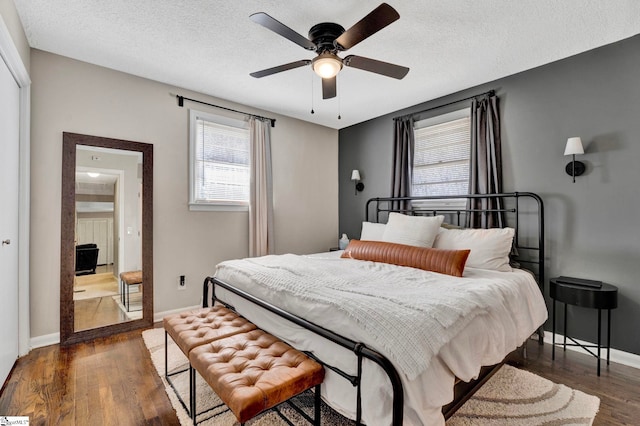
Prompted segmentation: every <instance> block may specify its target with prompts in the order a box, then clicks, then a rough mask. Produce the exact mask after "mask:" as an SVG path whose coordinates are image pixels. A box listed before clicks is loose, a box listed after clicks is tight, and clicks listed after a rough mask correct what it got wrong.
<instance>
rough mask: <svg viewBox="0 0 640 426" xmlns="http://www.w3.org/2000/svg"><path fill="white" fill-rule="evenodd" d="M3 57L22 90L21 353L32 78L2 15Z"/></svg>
mask: <svg viewBox="0 0 640 426" xmlns="http://www.w3.org/2000/svg"><path fill="white" fill-rule="evenodd" d="M0 58H2V60H4V62H5V64H6V65H7V68H9V72H10V73H11V75H13V78H14V79H15V80H16V83H17V84H18V88H19V90H20V146H19V156H20V160H19V164H18V170H19V178H18V194H19V199H18V228H19V229H18V355H20V356H22V355H26V354H27V353H29V349H30V344H29V342H30V338H31V332H30V324H29V312H30V306H29V229H30V226H31V224H30V221H31V214H30V211H31V203H30V197H31V192H30V186H31V183H30V182H31V177H30V173H31V157H30V145H31V136H30V128H31V78H30V77H29V73H28V72H27V69H26V67H25V66H24V63H23V62H22V58H20V54H19V53H18V49H17V48H16V46H15V43H14V42H13V38H12V37H11V34H10V33H9V30H8V28H7V26H6V24H5V23H4V19H2V16H0Z"/></svg>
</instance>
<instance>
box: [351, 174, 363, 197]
mask: <svg viewBox="0 0 640 426" xmlns="http://www.w3.org/2000/svg"><path fill="white" fill-rule="evenodd" d="M351 180H352V181H354V182H355V183H356V195H358V192H360V191H362V190H363V189H364V183H362V182H360V170H354V171H352V172H351Z"/></svg>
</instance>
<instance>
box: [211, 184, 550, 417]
mask: <svg viewBox="0 0 640 426" xmlns="http://www.w3.org/2000/svg"><path fill="white" fill-rule="evenodd" d="M490 198H494V199H499V200H502V201H510V200H515V203H514V204H515V205H514V206H512V207H508V208H503V207H500V208H497V209H478V208H463V209H452V208H416V209H397V208H391V203H393V202H397V201H414V200H415V201H418V200H446V199H467V200H471V199H490ZM522 198H527V199H532V200H533V201H535V203H536V205H535V210H536V211H535V214H536V215H537V224H536V225H537V230H538V236H537V246H536V245H523V244H520V238H519V232H518V230H519V225H520V214H521V206H520V199H522ZM372 203H375V215H376V216H375V217H376V221H379V219H380V214H381V213H387V214H388V213H390V212H402V213H409V214H414V215H436V214H449V215H455V216H456V217H457V221H458V224H460V220H461V217H462V216H463V215H465V214H472V213H481V214H489V213H496V212H502V213H505V214H509V213H510V214H514V215H515V224H514V225H513V227H514V229H515V237H514V245H515V247H516V249H517V250H520V251H525V252H534V253H535V252H537V256H536V258H534V259H530V258H526V259H518V261H519V262H522V263H527V264H532V265H535V266H537V269H538V271H537V277H538V284H539V286H540V288H541V291H543V290H544V273H545V268H544V207H543V203H542V199H541V198H540V197H539V196H538V195H537V194H534V193H530V192H512V193H502V194H489V195H462V196H438V197H385V198H372V199H369V200H368V201H367V203H366V211H365V219H366V220H367V221H368V220H369V210H370V205H371V204H372ZM507 219H508V218H507ZM209 286H211V288H212V294H211V301H212V304H214V303H215V302H219V303H222V304H223V305H225V306H226V307H228V308H230V309H233V310H235V308H234V306H232V305H230V304H228V303H226V302H225V301H223V300H221V299H219V298H218V297H217V295H216V286H218V287H221V288H223V289H225V290H227V291H229V292H231V293H233V294H235V295H237V296H240V297H241V298H243V299H245V300H248V301H250V302H252V303H253V304H255V305H257V306H260V307H262V308H264V309H266V310H267V311H269V312H271V313H274V314H276V315H278V316H280V317H282V318H284V319H286V320H288V321H290V322H292V323H294V324H296V325H298V326H300V327H303V328H305V329H307V330H309V331H311V332H313V333H315V334H317V335H319V336H321V337H324V338H325V339H328V340H329V341H331V342H333V343H335V344H338V345H340V346H342V347H344V348H347V349H349V350H350V351H352V352H353V353H354V354H355V356H356V359H357V374H356V375H355V376H353V375H351V374H348V373H347V372H345V371H342V370H340V369H339V368H337V367H334V366H331V365H328V364H327V363H324V362H323V361H322V360H320V359H318V358H317V357H315V356H314V355H313V354H311V353H307V355H309V356H311V357H313V358H314V359H316V360H317V361H318V362H320V363H322V364H323V365H324V366H325V367H326V368H329V369H331V370H332V371H334V372H336V373H338V374H339V375H340V376H342V377H343V378H345V379H346V380H348V381H349V382H350V383H351V384H352V385H353V386H355V387H356V388H357V389H356V419H355V421H356V424H357V425H360V424H361V420H362V389H361V381H362V360H363V358H366V359H369V360H371V361H373V362H375V363H376V364H378V365H379V366H380V367H381V368H382V369H383V370H384V371H385V373H386V374H387V376H388V378H389V381H390V383H391V386H392V391H393V405H392V406H393V413H392V424H393V425H402V422H403V413H404V393H403V385H402V381H401V379H400V375H399V374H398V372H397V370H396V369H395V367H394V366H393V364H392V363H391V361H390V360H389V359H388V358H386V357H385V356H384V355H382V354H381V353H380V352H378V351H376V350H375V349H373V348H370V347H368V346H366V345H364V344H363V343H361V342H356V341H354V340H351V339H348V338H346V337H344V336H341V335H340V334H338V333H336V332H334V331H331V330H328V329H326V328H323V327H320V326H318V325H317V324H314V323H312V322H310V321H308V320H306V319H304V318H301V317H298V316H296V315H293V314H291V313H289V312H287V311H285V310H283V309H281V308H279V307H277V306H275V305H273V304H271V303H268V302H266V301H264V300H262V299H259V298H257V297H255V296H253V295H252V294H250V293H247V292H246V291H244V290H241V289H238V288H236V287H234V286H233V285H230V284H228V283H226V282H224V281H221V280H219V279H217V278H215V277H207V278H205V280H204V283H203V297H202V300H203V302H202V306H203V307H208V303H209ZM541 328H542V326H541V327H540V329H539V330H538V335H539V343H540V344H542V339H543V334H542V333H541ZM483 380H487V379H486V378H484V379H483ZM477 388H478V386H476V387H475V388H474V389H477ZM469 396H470V395H469ZM469 396H467V397H465V398H464V400H466V398H468V397H469ZM454 403H455V406H456V407H459V406H460V405H461V402H460V401H454V402H453V403H452V404H454ZM452 404H450V405H452Z"/></svg>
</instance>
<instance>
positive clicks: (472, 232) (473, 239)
mask: <svg viewBox="0 0 640 426" xmlns="http://www.w3.org/2000/svg"><path fill="white" fill-rule="evenodd" d="M514 235H515V230H514V229H513V228H502V229H500V228H492V229H444V228H443V229H441V230H440V232H439V233H438V235H437V236H436V240H435V241H434V243H433V247H434V248H440V249H445V250H462V249H470V250H471V253H469V257H468V258H467V263H466V266H469V267H472V268H481V269H491V270H494V271H502V272H509V271H511V270H512V269H511V266H510V265H509V253H511V245H512V244H513V236H514Z"/></svg>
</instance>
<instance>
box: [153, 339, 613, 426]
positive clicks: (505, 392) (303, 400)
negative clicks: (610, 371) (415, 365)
mask: <svg viewBox="0 0 640 426" xmlns="http://www.w3.org/2000/svg"><path fill="white" fill-rule="evenodd" d="M142 337H143V339H144V342H145V345H146V346H147V349H148V350H149V353H150V355H151V360H152V362H153V365H154V366H155V368H156V370H157V372H158V374H159V375H160V378H161V379H162V382H163V383H164V385H165V391H166V392H167V395H168V396H169V399H170V400H171V404H172V405H173V407H174V408H175V410H176V413H177V415H178V419H179V420H180V424H181V425H184V426H186V425H190V424H192V422H191V419H190V418H189V416H188V415H187V412H186V410H185V409H184V408H183V406H182V405H181V403H180V401H179V400H178V397H177V396H176V392H175V391H174V389H173V388H172V387H171V386H170V385H169V384H168V383H167V382H166V380H165V378H164V329H161V328H155V329H151V330H146V331H144V332H143V333H142ZM168 354H169V355H168V358H169V366H168V367H169V371H170V372H172V371H180V370H183V369H185V368H186V367H187V366H188V364H187V359H186V358H185V356H184V355H183V354H182V352H181V351H180V349H179V348H178V347H177V346H176V345H175V344H174V343H173V342H172V341H171V339H169V346H168ZM196 376H197V378H196V395H197V398H196V401H197V404H198V407H197V411H198V413H200V412H201V411H205V412H204V413H203V414H201V415H199V416H198V419H197V420H198V422H199V424H201V425H203V426H231V425H237V424H238V423H237V421H236V418H235V417H234V415H233V414H232V413H231V412H228V411H227V412H224V410H225V408H224V406H222V407H219V408H216V409H214V410H211V411H206V410H208V409H209V408H211V407H214V406H217V405H219V404H220V400H219V399H218V397H217V396H216V394H215V393H214V392H213V391H212V390H211V388H210V387H209V385H207V383H206V382H204V380H202V379H201V378H200V376H199V375H196ZM171 380H172V382H173V383H174V386H175V387H176V389H177V391H178V394H179V395H181V397H182V399H183V400H184V401H187V402H188V395H189V394H188V389H189V378H188V373H186V372H184V373H180V374H177V375H175V376H172V379H171ZM295 402H296V404H297V405H299V406H301V408H302V409H303V410H304V411H305V412H307V413H308V414H309V415H312V413H313V394H312V393H311V392H306V393H304V394H302V395H300V396H298V397H296V398H295ZM599 405H600V400H599V399H598V398H597V397H595V396H591V395H587V394H585V393H583V392H580V391H577V390H574V389H571V388H569V387H567V386H565V385H561V384H556V383H553V382H551V381H549V380H547V379H544V378H542V377H539V376H537V375H535V374H532V373H529V372H527V371H523V370H519V369H517V368H514V367H511V366H509V365H504V366H502V368H500V370H499V371H498V372H497V373H496V374H495V375H494V376H493V377H492V378H491V379H490V380H489V381H488V382H487V383H486V384H485V385H484V386H483V387H482V388H481V389H480V390H479V391H478V392H476V394H475V395H474V396H473V397H472V398H471V399H470V400H469V401H467V402H466V403H465V404H464V405H463V406H462V407H461V408H460V409H459V410H458V411H457V412H456V414H455V415H454V416H453V417H451V418H450V419H449V420H448V421H447V426H467V425H471V426H480V425H488V426H507V425H508V426H519V425H522V426H525V425H526V426H533V425H591V424H592V423H593V419H594V418H595V415H596V413H597V411H598V407H599ZM281 407H282V408H281V410H282V411H283V412H285V414H286V415H287V417H289V418H290V419H291V420H292V422H293V424H294V425H307V424H308V423H307V422H306V421H305V420H303V418H302V417H301V416H300V415H298V413H297V412H296V411H294V410H293V409H291V408H289V407H288V406H287V405H286V404H285V405H283V406H281ZM247 424H250V425H255V426H271V425H274V426H276V425H277V426H280V425H282V426H286V423H285V422H284V421H283V420H282V419H281V418H280V417H279V416H278V414H277V413H275V412H273V411H269V412H267V413H265V414H263V415H260V416H258V417H256V418H255V419H253V420H252V421H250V422H248V423H247ZM322 424H325V425H336V426H342V425H353V424H354V422H353V421H351V420H349V419H347V418H345V417H343V416H341V415H340V414H338V413H336V412H335V411H333V410H332V409H331V408H330V407H329V406H327V405H326V404H324V403H323V404H322Z"/></svg>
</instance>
